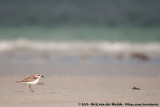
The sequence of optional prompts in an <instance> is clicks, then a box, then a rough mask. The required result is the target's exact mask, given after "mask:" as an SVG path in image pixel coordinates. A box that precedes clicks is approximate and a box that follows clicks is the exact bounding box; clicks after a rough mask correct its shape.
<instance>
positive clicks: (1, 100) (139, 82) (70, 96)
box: [0, 75, 160, 107]
mask: <svg viewBox="0 0 160 107" xmlns="http://www.w3.org/2000/svg"><path fill="white" fill-rule="evenodd" d="M23 78H24V77H23V76H19V77H16V76H12V77H8V76H6V77H1V78H0V84H1V87H0V105H1V107H7V106H9V107H29V106H34V107H35V106H38V107H44V106H50V107H53V106H54V107H80V106H82V103H83V104H91V103H95V104H96V103H98V104H100V103H104V104H106V103H109V104H111V103H122V104H123V106H124V107H127V106H128V105H125V103H130V104H137V103H140V104H142V103H145V104H149V103H152V104H160V103H159V102H160V85H159V84H160V81H159V78H160V77H159V76H157V77H154V78H153V77H123V76H121V77H118V76H116V77H114V76H113V77H109V76H108V77H107V76H73V75H66V76H58V75H56V76H47V77H45V78H41V80H40V82H41V83H44V84H40V85H34V86H32V89H33V90H34V91H35V92H29V88H28V85H26V84H16V83H15V82H16V81H17V80H21V79H23ZM133 86H136V87H138V88H140V89H141V90H132V87H133ZM85 106H87V105H85ZM88 106H90V107H95V106H96V105H95V106H93V105H92V106H91V105H88ZM110 106H112V105H110ZM100 107H101V106H100ZM102 107H103V106H102ZM128 107H129V106H128ZM156 107H157V106H156Z"/></svg>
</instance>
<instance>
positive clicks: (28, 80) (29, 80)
mask: <svg viewBox="0 0 160 107" xmlns="http://www.w3.org/2000/svg"><path fill="white" fill-rule="evenodd" d="M35 79H37V78H36V77H35V76H30V77H27V78H26V79H24V80H22V81H21V82H32V81H34V80H35Z"/></svg>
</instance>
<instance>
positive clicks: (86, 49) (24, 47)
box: [0, 39, 160, 57]
mask: <svg viewBox="0 0 160 107" xmlns="http://www.w3.org/2000/svg"><path fill="white" fill-rule="evenodd" d="M6 52H26V53H27V52H37V53H53V54H54V53H60V54H65V53H70V54H74V53H90V54H95V53H102V54H117V53H121V54H129V53H132V52H140V53H144V54H147V55H150V56H159V57H160V43H159V42H151V43H130V42H109V41H103V42H96V41H95V42H83V41H72V42H69V41H61V42H57V41H34V40H28V39H18V40H0V53H6Z"/></svg>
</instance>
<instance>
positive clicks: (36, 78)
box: [16, 73, 44, 92]
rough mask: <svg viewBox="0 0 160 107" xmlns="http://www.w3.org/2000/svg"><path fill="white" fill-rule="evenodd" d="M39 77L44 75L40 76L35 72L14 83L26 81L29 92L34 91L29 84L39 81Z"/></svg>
mask: <svg viewBox="0 0 160 107" xmlns="http://www.w3.org/2000/svg"><path fill="white" fill-rule="evenodd" d="M41 77H44V76H42V75H41V74H39V73H36V74H35V75H32V76H29V77H27V78H26V79H24V80H22V81H17V82H16V83H26V84H29V89H30V92H34V91H33V90H32V88H31V85H32V84H37V83H38V82H39V80H40V78H41Z"/></svg>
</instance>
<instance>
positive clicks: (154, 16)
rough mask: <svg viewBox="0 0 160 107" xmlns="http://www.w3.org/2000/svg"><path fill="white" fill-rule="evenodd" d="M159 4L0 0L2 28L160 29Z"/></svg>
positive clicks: (134, 0)
mask: <svg viewBox="0 0 160 107" xmlns="http://www.w3.org/2000/svg"><path fill="white" fill-rule="evenodd" d="M159 4H160V1H159V0H140V1H139V0H120V1H119V0H81V1H78V0H67V1H65V0H34V1H33V0H27V1H26V0H14V1H13V0H0V16H1V17H0V23H1V26H47V27H59V26H96V27H101V26H102V27H122V26H124V27H125V26H131V27H157V26H158V27H159V26H160V12H159V11H160V7H159Z"/></svg>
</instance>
